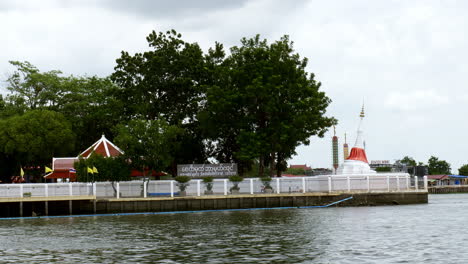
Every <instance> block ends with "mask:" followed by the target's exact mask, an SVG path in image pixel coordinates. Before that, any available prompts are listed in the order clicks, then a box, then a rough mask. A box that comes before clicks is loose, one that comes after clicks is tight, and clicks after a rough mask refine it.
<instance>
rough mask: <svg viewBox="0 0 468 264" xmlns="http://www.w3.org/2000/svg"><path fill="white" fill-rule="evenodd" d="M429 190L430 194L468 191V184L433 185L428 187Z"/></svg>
mask: <svg viewBox="0 0 468 264" xmlns="http://www.w3.org/2000/svg"><path fill="white" fill-rule="evenodd" d="M427 191H428V192H429V193H430V194H446V193H468V186H467V185H449V186H433V187H428V188H427Z"/></svg>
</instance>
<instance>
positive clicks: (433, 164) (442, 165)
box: [427, 156, 451, 175]
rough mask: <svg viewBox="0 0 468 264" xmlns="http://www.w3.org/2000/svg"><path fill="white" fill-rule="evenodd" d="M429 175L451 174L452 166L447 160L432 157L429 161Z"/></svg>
mask: <svg viewBox="0 0 468 264" xmlns="http://www.w3.org/2000/svg"><path fill="white" fill-rule="evenodd" d="M427 163H428V169H429V175H438V174H451V172H450V171H451V168H450V164H449V163H448V162H447V161H445V160H439V158H437V157H434V156H431V157H430V158H429V160H428V162H427Z"/></svg>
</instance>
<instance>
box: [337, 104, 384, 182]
mask: <svg viewBox="0 0 468 264" xmlns="http://www.w3.org/2000/svg"><path fill="white" fill-rule="evenodd" d="M359 116H360V118H361V120H360V121H359V126H358V130H357V137H356V143H355V144H354V147H353V148H352V149H351V153H350V154H349V157H348V158H347V159H346V160H345V161H344V162H343V164H341V165H340V166H339V167H338V169H337V170H336V175H343V174H374V173H376V172H375V171H374V170H372V169H371V168H370V166H369V162H368V161H367V156H366V150H365V149H364V141H363V140H364V139H363V138H364V132H363V120H364V106H363V107H362V110H361V114H360V115H359Z"/></svg>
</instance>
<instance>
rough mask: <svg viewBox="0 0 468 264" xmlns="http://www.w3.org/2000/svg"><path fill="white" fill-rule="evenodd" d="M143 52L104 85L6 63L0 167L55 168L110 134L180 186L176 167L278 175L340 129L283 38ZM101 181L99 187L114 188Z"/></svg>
mask: <svg viewBox="0 0 468 264" xmlns="http://www.w3.org/2000/svg"><path fill="white" fill-rule="evenodd" d="M146 41H147V42H148V46H149V48H148V50H146V51H142V52H137V53H135V54H130V53H129V52H127V51H122V52H121V54H120V57H119V58H117V60H116V65H115V68H114V72H113V73H112V74H111V75H110V76H109V77H97V76H73V75H69V76H66V75H64V74H63V73H62V72H61V71H60V70H49V71H41V70H39V69H38V68H37V67H36V66H34V65H33V64H31V63H30V62H27V61H24V62H19V61H11V62H10V63H11V64H12V65H13V66H14V67H15V68H16V70H15V71H14V73H13V74H11V75H10V76H9V77H8V79H7V80H6V81H7V87H6V88H7V90H8V91H9V93H8V95H6V96H5V97H0V144H1V146H2V147H1V148H0V164H13V165H12V166H15V167H16V166H24V165H25V164H28V165H30V166H32V167H37V166H43V165H45V164H47V165H50V162H51V159H52V157H54V156H56V157H57V156H76V155H77V154H78V153H80V152H81V151H83V150H84V149H86V148H87V147H88V146H90V145H91V144H92V143H93V142H95V141H96V139H98V138H99V137H100V136H101V135H102V134H105V135H106V136H107V137H108V138H109V139H111V140H112V141H115V143H116V144H117V145H118V146H119V147H120V148H122V149H123V150H124V152H125V156H124V157H123V159H124V160H126V161H127V162H130V163H131V166H133V167H135V168H137V169H143V171H145V169H146V168H147V169H151V170H157V171H169V172H171V174H172V175H175V174H176V165H177V164H181V163H205V162H208V161H209V160H210V161H214V162H237V163H238V164H239V166H238V167H239V173H240V174H241V175H243V174H245V173H250V172H251V171H252V170H253V168H256V169H258V173H257V176H264V175H265V174H266V172H269V174H270V175H273V174H274V173H276V174H277V175H280V174H281V172H282V171H284V170H286V167H287V160H288V159H290V158H291V157H292V155H294V154H295V153H296V152H295V151H296V147H297V146H299V145H300V144H306V145H307V144H309V142H310V140H311V137H312V136H318V137H323V136H324V133H325V132H326V131H327V129H328V128H329V127H330V126H332V125H333V124H336V120H335V119H334V118H333V117H328V116H327V115H326V110H327V107H328V106H329V104H330V103H331V100H330V99H329V98H328V97H327V96H326V95H325V93H324V91H322V89H321V83H320V82H319V81H317V80H316V79H315V76H314V74H313V73H309V72H307V71H306V67H307V64H308V59H307V58H304V57H301V56H300V55H299V54H298V53H296V52H295V50H294V46H293V42H292V41H291V40H290V39H289V37H288V36H283V37H282V38H280V39H279V40H276V41H273V42H271V43H270V42H268V41H267V40H266V39H262V38H261V37H260V36H259V35H257V36H255V37H253V38H243V39H241V42H240V45H239V46H234V47H231V48H229V49H228V50H229V52H226V51H225V48H224V46H223V45H222V44H221V43H215V45H214V47H213V48H210V49H208V51H207V52H204V51H203V50H202V49H201V48H200V46H199V45H198V44H197V43H196V42H189V41H186V40H184V39H183V38H182V35H181V34H180V33H178V32H176V31H175V30H170V31H167V32H156V31H153V32H151V33H150V34H149V35H148V36H147V37H146ZM106 162H107V163H109V164H111V163H112V162H111V161H106ZM106 162H104V161H101V160H100V159H99V158H93V159H90V160H88V161H86V162H85V161H82V162H80V163H79V164H81V165H77V166H79V167H80V168H82V167H83V166H85V165H86V166H88V165H90V164H94V163H95V164H99V166H101V167H103V168H106V166H107V167H108V166H110V165H108V164H107V163H106ZM114 162H117V161H114ZM101 163H102V164H101ZM83 164H84V165H83ZM106 164H107V165H106ZM115 166H116V167H119V166H120V165H118V164H115ZM119 168H120V167H119ZM15 170H19V168H12V169H11V170H10V171H9V172H6V173H5V174H4V175H8V174H11V173H12V171H15ZM105 174H106V173H103V174H101V175H99V177H101V178H100V179H101V180H105V179H109V180H112V177H111V176H109V175H107V176H106V175H105ZM95 176H96V175H95ZM4 177H5V178H6V177H8V176H4ZM5 178H4V179H5ZM78 178H79V179H80V180H83V179H84V178H83V172H79V177H78ZM118 178H119V179H120V178H125V177H124V176H122V177H120V176H119V177H118ZM4 179H3V180H4ZM88 180H89V179H88ZM95 180H97V179H96V178H95Z"/></svg>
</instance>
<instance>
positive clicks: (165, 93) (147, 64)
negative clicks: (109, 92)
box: [111, 30, 208, 175]
mask: <svg viewBox="0 0 468 264" xmlns="http://www.w3.org/2000/svg"><path fill="white" fill-rule="evenodd" d="M146 40H147V41H148V44H149V46H150V48H151V49H152V50H149V51H146V52H143V53H136V54H134V55H130V54H129V53H128V52H125V51H122V53H121V57H120V58H118V59H117V65H116V66H115V68H114V69H115V72H114V73H113V74H112V75H111V78H112V80H113V81H114V82H115V83H116V84H117V85H118V86H119V87H120V89H119V91H118V93H117V96H118V98H119V99H120V100H121V101H122V102H123V104H122V106H123V110H124V113H125V114H124V116H127V117H128V118H130V119H135V118H136V119H141V120H158V119H160V118H163V119H164V120H166V122H167V123H168V124H169V125H171V126H176V127H179V128H181V129H182V130H181V131H182V132H183V133H178V141H179V142H183V144H184V148H183V149H182V148H180V149H177V150H174V152H173V156H172V162H171V166H170V167H171V168H170V169H171V172H172V174H173V175H175V172H176V165H177V163H189V162H190V163H191V162H194V161H195V162H205V161H206V160H207V158H208V157H207V154H206V152H205V150H206V148H205V146H204V143H203V137H202V136H201V132H200V130H199V125H198V120H197V118H196V116H197V114H198V112H199V111H200V109H202V107H203V106H202V105H203V101H204V94H205V85H204V84H205V83H206V81H207V76H208V74H207V70H206V68H205V59H204V56H203V51H202V50H201V48H200V47H199V45H198V44H197V43H188V42H185V41H184V40H182V35H181V34H179V33H177V32H176V31H175V30H171V31H167V32H166V33H162V32H159V33H156V32H155V31H153V32H151V34H149V35H148V37H147V38H146Z"/></svg>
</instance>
